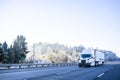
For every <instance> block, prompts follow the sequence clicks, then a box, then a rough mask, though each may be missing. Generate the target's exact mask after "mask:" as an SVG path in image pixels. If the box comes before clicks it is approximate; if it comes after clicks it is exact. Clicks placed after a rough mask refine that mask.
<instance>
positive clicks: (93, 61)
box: [79, 49, 104, 67]
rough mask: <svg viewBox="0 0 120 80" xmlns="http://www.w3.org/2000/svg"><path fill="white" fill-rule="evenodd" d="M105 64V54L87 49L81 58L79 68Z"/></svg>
mask: <svg viewBox="0 0 120 80" xmlns="http://www.w3.org/2000/svg"><path fill="white" fill-rule="evenodd" d="M103 64H104V53H103V52H102V51H99V50H96V49H85V50H83V51H82V53H81V54H80V56H79V67H81V66H97V65H103Z"/></svg>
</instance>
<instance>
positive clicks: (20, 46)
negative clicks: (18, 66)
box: [13, 35, 28, 63]
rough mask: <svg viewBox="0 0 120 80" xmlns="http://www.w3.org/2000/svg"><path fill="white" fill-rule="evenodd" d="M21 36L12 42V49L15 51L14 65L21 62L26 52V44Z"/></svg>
mask: <svg viewBox="0 0 120 80" xmlns="http://www.w3.org/2000/svg"><path fill="white" fill-rule="evenodd" d="M25 40H26V39H25V37H24V36H23V35H20V36H17V39H16V40H15V41H14V44H13V49H14V51H15V63H19V62H23V60H24V59H25V58H26V54H27V53H28V51H27V42H26V41H25Z"/></svg>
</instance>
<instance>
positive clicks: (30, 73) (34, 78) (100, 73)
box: [0, 63, 120, 80]
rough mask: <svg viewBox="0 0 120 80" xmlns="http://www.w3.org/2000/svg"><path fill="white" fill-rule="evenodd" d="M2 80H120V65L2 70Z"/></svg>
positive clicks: (0, 75) (0, 73) (0, 77)
mask: <svg viewBox="0 0 120 80" xmlns="http://www.w3.org/2000/svg"><path fill="white" fill-rule="evenodd" d="M0 80H120V63H107V64H104V65H103V66H96V67H81V68H79V67H78V66H64V67H63V66H62V67H60V66H59V67H44V68H28V69H11V70H0Z"/></svg>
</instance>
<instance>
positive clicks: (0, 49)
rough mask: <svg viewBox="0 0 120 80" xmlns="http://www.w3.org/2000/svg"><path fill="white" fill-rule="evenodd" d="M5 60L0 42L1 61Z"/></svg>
mask: <svg viewBox="0 0 120 80" xmlns="http://www.w3.org/2000/svg"><path fill="white" fill-rule="evenodd" d="M2 60H3V51H2V44H1V43H0V63H1V62H2Z"/></svg>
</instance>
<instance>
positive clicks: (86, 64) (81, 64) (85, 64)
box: [79, 63, 90, 67]
mask: <svg viewBox="0 0 120 80" xmlns="http://www.w3.org/2000/svg"><path fill="white" fill-rule="evenodd" d="M80 66H90V63H84V64H83V63H79V67H80Z"/></svg>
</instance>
